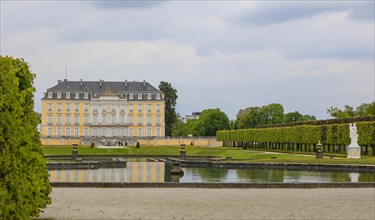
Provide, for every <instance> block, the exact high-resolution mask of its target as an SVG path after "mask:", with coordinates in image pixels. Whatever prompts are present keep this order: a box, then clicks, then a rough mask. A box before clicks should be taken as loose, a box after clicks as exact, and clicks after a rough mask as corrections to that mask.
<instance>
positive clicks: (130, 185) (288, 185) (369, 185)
mask: <svg viewBox="0 0 375 220" xmlns="http://www.w3.org/2000/svg"><path fill="white" fill-rule="evenodd" d="M50 184H51V186H52V187H96V188H243V189H244V188H246V189H251V188H253V189H259V188H262V189H266V188H269V189H272V188H302V189H314V188H375V182H367V183H353V182H349V183H347V182H345V183H107V182H101V183H100V182H99V183H68V182H66V183H63V182H59V183H57V182H55V183H50Z"/></svg>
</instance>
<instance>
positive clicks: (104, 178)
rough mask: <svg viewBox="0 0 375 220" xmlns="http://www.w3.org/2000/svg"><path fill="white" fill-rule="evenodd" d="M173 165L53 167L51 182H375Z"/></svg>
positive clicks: (341, 175) (330, 174)
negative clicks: (175, 173) (177, 170)
mask: <svg viewBox="0 0 375 220" xmlns="http://www.w3.org/2000/svg"><path fill="white" fill-rule="evenodd" d="M171 168H172V167H171V166H169V165H166V164H165V163H164V162H128V163H127V167H126V168H101V169H96V170H95V169H93V170H90V169H81V170H49V173H50V182H116V183H118V182H126V183H128V182H129V183H131V182H137V183H151V182H175V181H176V180H177V181H179V182H185V183H205V182H210V183H213V182H214V183H271V182H277V183H317V182H375V175H374V174H373V173H358V172H342V171H340V172H337V171H307V170H275V169H219V168H195V167H194V168H182V169H183V170H184V175H183V176H182V177H179V178H176V177H171V175H170V174H169V171H170V169H171Z"/></svg>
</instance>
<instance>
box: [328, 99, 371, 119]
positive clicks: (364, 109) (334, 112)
mask: <svg viewBox="0 0 375 220" xmlns="http://www.w3.org/2000/svg"><path fill="white" fill-rule="evenodd" d="M327 113H328V114H329V115H331V116H332V117H334V118H339V119H340V118H353V117H363V116H372V115H375V102H371V103H363V104H362V105H360V106H358V107H357V108H356V109H355V110H354V108H353V107H351V106H349V105H345V106H344V109H343V110H342V109H339V108H337V107H333V106H331V107H330V108H329V109H327Z"/></svg>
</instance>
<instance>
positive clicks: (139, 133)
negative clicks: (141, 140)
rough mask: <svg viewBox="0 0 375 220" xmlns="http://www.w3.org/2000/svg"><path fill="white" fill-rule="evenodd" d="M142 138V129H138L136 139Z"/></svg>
mask: <svg viewBox="0 0 375 220" xmlns="http://www.w3.org/2000/svg"><path fill="white" fill-rule="evenodd" d="M142 136H143V131H142V128H138V137H142Z"/></svg>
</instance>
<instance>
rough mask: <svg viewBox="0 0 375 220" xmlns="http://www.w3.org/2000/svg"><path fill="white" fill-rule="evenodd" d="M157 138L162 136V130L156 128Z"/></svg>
mask: <svg viewBox="0 0 375 220" xmlns="http://www.w3.org/2000/svg"><path fill="white" fill-rule="evenodd" d="M156 136H157V137H159V136H160V128H156Z"/></svg>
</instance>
